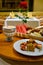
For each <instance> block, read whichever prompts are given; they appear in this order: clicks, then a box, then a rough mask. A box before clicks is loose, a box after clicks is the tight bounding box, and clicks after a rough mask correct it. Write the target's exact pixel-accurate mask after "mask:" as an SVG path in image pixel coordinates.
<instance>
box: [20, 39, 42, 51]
mask: <svg viewBox="0 0 43 65" xmlns="http://www.w3.org/2000/svg"><path fill="white" fill-rule="evenodd" d="M35 48H37V49H38V50H41V49H42V44H38V43H37V42H35V40H33V39H30V40H29V41H26V42H23V43H21V44H20V49H21V50H23V51H31V52H34V51H35Z"/></svg>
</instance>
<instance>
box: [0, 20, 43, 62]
mask: <svg viewBox="0 0 43 65" xmlns="http://www.w3.org/2000/svg"><path fill="white" fill-rule="evenodd" d="M41 25H43V21H41ZM5 39H6V36H5V35H4V34H3V33H2V34H0V56H3V57H6V58H8V59H11V60H17V61H28V62H36V61H43V56H39V57H31V56H24V55H22V54H19V53H17V52H16V51H15V50H14V49H13V44H14V43H15V42H16V41H18V40H20V39H22V38H19V37H14V38H13V39H14V40H13V41H12V42H6V40H5Z"/></svg>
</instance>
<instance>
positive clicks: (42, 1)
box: [33, 0, 43, 11]
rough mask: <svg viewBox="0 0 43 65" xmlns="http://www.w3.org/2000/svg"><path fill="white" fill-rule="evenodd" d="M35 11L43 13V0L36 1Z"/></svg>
mask: <svg viewBox="0 0 43 65" xmlns="http://www.w3.org/2000/svg"><path fill="white" fill-rule="evenodd" d="M33 10H34V11H43V0H34V9H33Z"/></svg>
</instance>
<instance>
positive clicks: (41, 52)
mask: <svg viewBox="0 0 43 65" xmlns="http://www.w3.org/2000/svg"><path fill="white" fill-rule="evenodd" d="M27 40H29V39H22V40H19V41H17V42H15V43H14V45H13V48H14V49H15V50H16V51H17V52H19V53H21V54H23V55H27V56H40V55H43V42H41V41H38V40H35V41H36V42H37V43H38V44H42V50H41V51H39V49H35V51H34V52H30V51H23V50H21V49H20V44H21V43H22V42H26V41H27Z"/></svg>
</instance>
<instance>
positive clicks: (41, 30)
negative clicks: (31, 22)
mask: <svg viewBox="0 0 43 65" xmlns="http://www.w3.org/2000/svg"><path fill="white" fill-rule="evenodd" d="M30 33H31V35H34V36H37V37H43V28H37V29H34V30H32V31H31V32H30Z"/></svg>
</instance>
